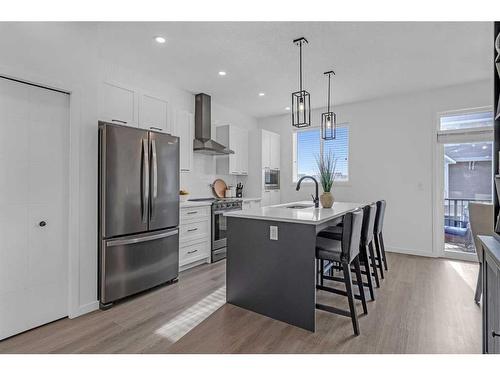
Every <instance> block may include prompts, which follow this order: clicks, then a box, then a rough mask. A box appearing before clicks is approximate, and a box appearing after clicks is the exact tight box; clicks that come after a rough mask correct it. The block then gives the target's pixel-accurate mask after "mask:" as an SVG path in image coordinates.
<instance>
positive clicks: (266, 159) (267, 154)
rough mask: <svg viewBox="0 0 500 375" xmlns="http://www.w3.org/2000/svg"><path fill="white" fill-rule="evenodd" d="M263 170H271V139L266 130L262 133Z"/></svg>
mask: <svg viewBox="0 0 500 375" xmlns="http://www.w3.org/2000/svg"><path fill="white" fill-rule="evenodd" d="M262 168H271V137H270V134H269V132H267V131H265V130H263V131H262Z"/></svg>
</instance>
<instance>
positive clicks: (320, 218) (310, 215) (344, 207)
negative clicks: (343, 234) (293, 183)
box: [224, 201, 364, 225]
mask: <svg viewBox="0 0 500 375" xmlns="http://www.w3.org/2000/svg"><path fill="white" fill-rule="evenodd" d="M293 205H310V206H311V207H307V208H287V207H288V206H293ZM363 206H364V204H363V203H354V202H335V203H334V204H333V207H332V208H321V207H320V208H314V205H313V203H312V202H311V201H301V202H290V203H285V204H278V205H276V206H267V207H260V208H251V209H248V210H243V211H228V212H226V213H224V216H228V217H241V218H246V219H256V220H270V221H283V222H289V223H301V224H314V225H317V224H321V223H324V222H327V221H329V220H333V219H336V218H338V217H341V216H343V215H345V214H346V213H347V212H350V211H353V210H355V209H356V208H359V207H363Z"/></svg>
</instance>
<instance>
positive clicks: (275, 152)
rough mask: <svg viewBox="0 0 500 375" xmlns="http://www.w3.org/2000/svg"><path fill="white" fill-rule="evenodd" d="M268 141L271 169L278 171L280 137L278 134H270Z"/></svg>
mask: <svg viewBox="0 0 500 375" xmlns="http://www.w3.org/2000/svg"><path fill="white" fill-rule="evenodd" d="M270 139H271V142H270V154H271V157H270V158H271V160H270V164H271V168H273V169H280V136H279V134H275V133H271V136H270Z"/></svg>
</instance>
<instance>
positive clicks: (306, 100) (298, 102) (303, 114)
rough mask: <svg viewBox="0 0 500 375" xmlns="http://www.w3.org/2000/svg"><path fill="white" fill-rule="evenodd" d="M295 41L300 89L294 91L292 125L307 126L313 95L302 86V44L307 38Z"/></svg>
mask: <svg viewBox="0 0 500 375" xmlns="http://www.w3.org/2000/svg"><path fill="white" fill-rule="evenodd" d="M293 43H294V44H295V45H297V46H299V51H300V52H299V91H296V92H294V93H292V126H295V127H296V128H305V127H306V126H311V96H310V95H309V93H308V92H307V91H306V90H304V89H303V88H302V45H303V44H307V43H308V42H307V39H306V38H299V39H295V40H294V41H293Z"/></svg>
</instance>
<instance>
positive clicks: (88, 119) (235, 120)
mask: <svg viewBox="0 0 500 375" xmlns="http://www.w3.org/2000/svg"><path fill="white" fill-rule="evenodd" d="M13 36H15V37H13ZM97 38H98V34H97V30H89V29H88V27H87V26H85V24H78V23H72V24H64V23H1V24H0V50H1V51H2V59H1V60H0V75H7V76H11V77H15V78H18V79H22V80H27V81H31V82H34V83H39V84H43V85H47V86H51V87H57V88H59V89H64V90H68V91H71V96H70V103H71V104H70V106H71V108H70V111H71V114H70V117H71V124H70V155H69V158H70V166H71V169H70V192H69V193H70V213H69V215H70V243H69V251H70V266H69V284H70V287H69V289H70V301H69V314H70V316H78V315H80V314H83V313H85V312H88V311H91V310H93V309H95V308H97V121H98V102H97V100H98V99H97V98H98V87H99V83H100V82H101V81H103V80H104V79H107V80H112V81H116V82H120V83H122V84H124V85H129V86H131V87H134V88H138V89H142V90H145V91H147V92H150V93H152V94H156V95H159V96H161V97H164V98H166V99H167V100H168V102H169V106H170V108H179V109H185V110H189V111H192V112H193V113H194V95H193V94H192V93H190V92H188V91H185V90H182V89H179V88H176V87H173V86H171V85H169V84H168V83H167V82H165V81H164V80H162V79H158V77H151V76H148V74H147V72H142V71H137V70H134V71H131V70H129V69H126V68H124V67H123V66H120V65H117V64H109V63H107V62H105V61H103V60H102V59H101V57H100V52H99V49H98V47H97V46H96V44H95V41H96V40H97ZM212 99H213V100H212V107H213V116H214V117H213V118H214V119H217V121H220V122H221V123H226V124H228V123H231V124H235V125H238V126H242V127H248V128H249V129H255V127H256V126H257V125H256V124H257V122H256V120H255V119H253V118H252V117H249V116H245V115H244V114H241V113H238V112H236V111H232V110H230V109H228V108H223V107H220V106H218V105H217V98H212ZM170 114H171V115H172V111H170ZM170 121H171V118H170ZM194 164H195V168H194V172H192V173H190V174H189V175H188V174H183V176H182V177H181V183H182V185H181V186H184V187H186V188H187V189H189V190H192V191H193V192H196V193H200V195H205V192H206V191H205V190H204V188H203V185H199V184H198V180H197V179H196V178H194V177H193V176H195V175H199V176H201V177H199V178H200V179H201V180H202V181H210V180H211V179H213V177H214V172H215V163H214V161H213V160H211V159H209V158H207V157H203V156H200V155H197V156H195V163H194ZM257 173H260V171H258V170H255V169H254V170H252V169H250V170H249V176H248V177H247V178H248V179H251V178H252V176H253V175H257ZM208 191H209V190H208ZM208 191H207V192H208Z"/></svg>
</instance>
